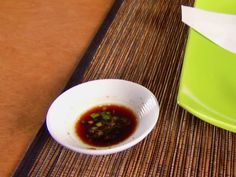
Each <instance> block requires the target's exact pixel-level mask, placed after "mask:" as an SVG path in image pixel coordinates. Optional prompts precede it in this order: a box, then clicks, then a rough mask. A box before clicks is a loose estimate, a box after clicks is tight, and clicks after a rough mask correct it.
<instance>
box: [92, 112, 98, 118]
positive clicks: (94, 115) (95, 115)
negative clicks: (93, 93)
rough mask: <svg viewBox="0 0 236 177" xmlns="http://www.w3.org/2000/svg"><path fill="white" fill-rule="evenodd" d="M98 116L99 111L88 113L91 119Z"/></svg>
mask: <svg viewBox="0 0 236 177" xmlns="http://www.w3.org/2000/svg"><path fill="white" fill-rule="evenodd" d="M99 116H100V114H99V113H96V112H95V113H92V114H90V117H91V118H92V119H96V118H97V117H99Z"/></svg>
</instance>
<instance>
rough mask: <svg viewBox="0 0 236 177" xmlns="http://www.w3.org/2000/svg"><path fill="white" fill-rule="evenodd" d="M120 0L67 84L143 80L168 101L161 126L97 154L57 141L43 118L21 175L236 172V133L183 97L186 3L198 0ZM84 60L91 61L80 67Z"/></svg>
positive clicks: (162, 108)
mask: <svg viewBox="0 0 236 177" xmlns="http://www.w3.org/2000/svg"><path fill="white" fill-rule="evenodd" d="M119 2H122V4H121V6H120V7H119V6H118V5H117V6H116V8H118V7H119V8H118V9H117V13H116V16H115V17H114V19H113V21H112V23H111V24H110V25H109V26H108V27H109V28H106V30H101V31H100V32H99V33H98V34H97V38H99V37H98V36H100V35H101V36H102V37H103V39H102V40H101V41H98V43H97V45H95V46H92V48H93V49H94V50H95V52H94V50H92V51H93V52H92V55H88V54H87V55H85V56H84V57H83V58H82V61H84V63H85V65H82V64H81V65H79V67H78V68H77V70H76V71H75V74H74V75H73V77H72V78H73V79H71V80H70V82H69V83H68V85H69V86H68V87H67V88H69V87H70V86H72V85H74V84H77V83H80V82H84V81H88V80H94V79H101V78H120V79H126V80H130V81H134V82H137V83H139V84H142V85H144V86H145V87H147V88H148V89H150V90H151V91H152V92H153V93H154V94H155V95H156V97H157V99H158V100H159V102H160V115H159V120H158V123H157V125H156V127H155V128H154V130H153V131H152V132H151V134H149V135H148V136H147V138H145V139H144V140H143V141H142V142H140V143H139V144H137V145H136V146H134V147H132V148H130V149H128V150H126V151H123V152H120V153H116V154H113V155H107V156H89V155H83V154H79V153H75V152H72V151H70V150H68V149H66V148H64V147H62V146H60V145H59V144H57V143H56V142H55V141H54V140H53V139H52V138H51V137H50V135H49V134H48V132H47V130H46V127H45V125H43V127H42V128H41V129H40V131H39V133H38V135H37V136H36V138H35V141H34V142H33V144H32V145H31V148H30V149H29V151H28V152H27V154H26V156H25V158H24V160H23V161H22V163H21V165H20V166H19V168H18V169H17V171H16V173H15V176H21V175H25V176H83V177H90V176H99V177H101V176H124V177H126V176H161V177H163V176H209V177H212V176H235V175H236V165H235V164H236V134H234V133H231V132H228V131H225V130H223V129H220V128H217V127H215V126H213V125H210V124H207V123H205V122H203V121H201V120H200V119H198V118H196V117H194V116H192V115H191V114H189V113H187V112H186V111H184V110H183V109H182V108H180V107H179V106H178V105H177V102H176V97H177V92H178V84H179V76H180V73H181V66H182V61H183V54H184V49H185V43H186V39H187V35H188V33H187V32H188V30H187V27H186V26H185V25H184V24H183V23H182V22H181V13H180V5H181V4H184V5H192V4H193V0H174V1H166V0H139V1H133V0H124V1H116V3H115V4H117V3H119ZM113 7H114V6H113ZM113 10H114V9H113ZM110 15H111V14H110ZM111 18H112V17H111ZM111 18H107V19H111ZM107 19H106V20H107ZM101 28H103V26H102V27H101ZM103 29H104V28H103ZM104 32H106V33H104ZM97 38H96V39H97ZM88 50H91V48H89V49H88ZM85 61H87V62H85ZM82 66H83V67H86V66H88V67H87V68H86V70H84V72H79V70H80V69H81V67H82ZM83 67H82V68H83ZM76 78H77V79H76Z"/></svg>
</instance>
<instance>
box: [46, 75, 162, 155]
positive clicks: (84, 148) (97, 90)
mask: <svg viewBox="0 0 236 177" xmlns="http://www.w3.org/2000/svg"><path fill="white" fill-rule="evenodd" d="M108 104H116V105H121V106H125V107H128V108H129V109H130V110H132V111H133V112H134V113H135V114H136V117H137V119H138V120H137V122H138V123H137V127H136V129H135V131H134V133H133V134H132V135H131V136H129V137H128V138H127V139H125V140H124V141H122V142H120V143H118V144H115V145H112V146H108V147H95V146H91V145H88V144H86V143H84V142H83V141H81V140H80V138H79V137H78V135H77V134H76V131H75V125H76V123H77V121H78V120H79V118H80V116H81V115H82V114H83V113H84V112H86V111H87V110H89V109H91V108H93V107H96V106H99V105H108ZM158 116H159V104H158V101H157V99H156V97H155V96H154V94H153V93H152V92H151V91H150V90H148V89H147V88H145V87H143V86H142V85H139V84H137V83H134V82H130V81H126V80H119V79H101V80H93V81H89V82H85V83H82V84H79V85H77V86H75V87H72V88H71V89H69V90H67V91H66V92H64V93H62V94H61V95H60V96H59V97H58V98H57V99H56V100H55V101H54V102H53V103H52V105H51V106H50V108H49V110H48V113H47V116H46V124H47V128H48V131H49V133H50V134H51V136H52V137H53V139H54V140H56V141H57V142H58V143H60V144H61V145H63V146H65V147H67V148H69V149H71V150H73V151H76V152H79V153H84V154H90V155H105V154H112V153H116V152H120V151H123V150H125V149H128V148H130V147H132V146H134V145H136V144H137V143H138V142H140V141H141V140H143V139H144V138H145V137H146V136H147V135H148V134H149V133H150V132H151V130H152V129H153V128H154V126H155V124H156V122H157V119H158Z"/></svg>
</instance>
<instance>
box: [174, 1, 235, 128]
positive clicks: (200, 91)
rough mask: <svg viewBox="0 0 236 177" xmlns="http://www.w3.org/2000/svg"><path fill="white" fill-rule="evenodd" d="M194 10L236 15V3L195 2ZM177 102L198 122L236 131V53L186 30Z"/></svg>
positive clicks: (191, 30) (192, 31)
mask: <svg viewBox="0 0 236 177" xmlns="http://www.w3.org/2000/svg"><path fill="white" fill-rule="evenodd" d="M195 7H196V8H200V9H204V10H208V11H212V12H221V13H228V14H235V15H236V0H197V1H196V3H195ZM235 35H236V32H235ZM177 101H178V104H179V105H180V106H181V107H183V108H184V109H186V110H187V111H189V112H190V113H192V114H193V115H195V116H197V117H199V118H200V119H202V120H204V121H206V122H208V123H210V124H213V125H215V126H218V127H221V128H223V129H226V130H229V131H232V132H236V54H233V53H231V52H229V51H227V50H225V49H223V48H221V47H220V46H218V45H216V44H214V43H213V42H211V41H210V40H208V39H207V38H205V37H204V36H202V35H201V34H199V33H198V32H196V31H194V30H193V29H191V28H190V30H189V37H188V41H187V46H186V50H185V56H184V63H183V67H182V73H181V78H180V87H179V93H178V98H177Z"/></svg>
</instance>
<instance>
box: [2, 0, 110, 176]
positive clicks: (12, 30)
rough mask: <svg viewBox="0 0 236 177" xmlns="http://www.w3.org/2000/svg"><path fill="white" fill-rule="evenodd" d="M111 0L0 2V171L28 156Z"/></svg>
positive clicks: (8, 170)
mask: <svg viewBox="0 0 236 177" xmlns="http://www.w3.org/2000/svg"><path fill="white" fill-rule="evenodd" d="M112 3H113V1H111V0H66V1H64V0H57V1H55V0H47V1H36V0H24V1H17V0H10V1H0V26H1V27H0V82H1V84H0V125H1V126H0V149H1V150H0V157H1V159H0V176H1V177H4V176H10V174H12V173H13V172H14V169H15V168H16V166H17V163H19V161H20V160H21V158H22V157H23V156H24V153H25V152H26V150H27V147H28V146H29V145H30V144H31V142H32V140H33V138H34V137H35V135H36V133H37V131H38V129H39V128H40V127H41V126H42V124H43V121H44V118H45V115H46V112H47V109H48V106H49V105H50V103H51V102H52V101H53V100H54V99H55V97H56V96H57V95H58V94H59V93H60V92H61V91H62V90H63V88H64V87H65V84H66V82H67V81H68V78H70V75H71V74H72V72H73V70H74V68H75V67H76V65H77V64H78V62H79V60H80V58H81V57H80V56H82V55H83V53H84V51H85V49H86V48H87V46H88V44H89V43H90V41H91V39H92V38H93V36H94V34H95V32H96V31H97V28H98V27H99V26H100V24H101V23H102V22H103V19H104V17H105V15H106V13H107V12H108V11H109V9H110V7H111V5H112Z"/></svg>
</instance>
